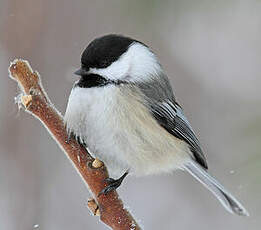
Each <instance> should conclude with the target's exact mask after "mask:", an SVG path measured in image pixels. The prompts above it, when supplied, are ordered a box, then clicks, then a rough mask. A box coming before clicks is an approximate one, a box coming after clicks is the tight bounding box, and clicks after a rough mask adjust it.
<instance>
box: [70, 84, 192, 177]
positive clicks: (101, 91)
mask: <svg viewBox="0 0 261 230" xmlns="http://www.w3.org/2000/svg"><path fill="white" fill-rule="evenodd" d="M140 100H141V98H140V96H139V94H137V92H136V90H135V89H133V88H130V87H129V86H126V85H123V86H120V87H119V86H114V85H109V86H106V87H93V88H79V87H75V88H74V89H73V90H72V92H71V95H70V97H69V101H68V106H67V110H66V113H65V121H66V123H67V127H68V129H69V130H70V131H73V132H74V133H75V134H76V135H77V136H79V137H80V138H81V139H82V140H84V141H85V142H86V143H87V145H88V148H89V149H90V150H91V152H92V153H93V154H94V155H95V156H97V157H98V158H100V159H101V160H103V161H104V162H105V164H106V166H107V168H108V170H109V173H110V175H111V176H113V177H119V176H120V175H121V174H123V173H124V171H126V170H127V169H131V171H132V172H134V173H135V174H138V175H144V174H153V173H159V172H169V171H170V170H173V169H175V168H181V167H182V165H183V164H184V162H186V161H188V160H189V159H190V158H189V148H188V146H187V144H186V143H185V142H183V141H181V140H179V139H177V138H175V137H174V136H172V135H170V134H169V133H168V132H167V131H165V130H164V129H163V128H162V127H161V126H160V125H158V123H157V122H156V120H155V119H154V118H153V117H152V116H151V115H150V113H149V111H148V110H147V108H146V107H145V106H144V105H143V104H142V103H140Z"/></svg>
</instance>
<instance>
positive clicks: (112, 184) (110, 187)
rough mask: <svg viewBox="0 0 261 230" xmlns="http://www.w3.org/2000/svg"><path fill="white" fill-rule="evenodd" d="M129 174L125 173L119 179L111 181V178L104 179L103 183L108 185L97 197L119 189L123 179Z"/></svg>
mask: <svg viewBox="0 0 261 230" xmlns="http://www.w3.org/2000/svg"><path fill="white" fill-rule="evenodd" d="M128 173H129V172H125V173H124V174H123V175H122V176H121V177H120V178H119V179H116V180H115V179H113V178H107V179H105V182H107V183H108V185H107V186H106V187H105V188H104V189H103V190H102V191H101V192H100V193H99V195H98V196H100V195H102V194H104V195H107V194H108V193H109V192H111V191H113V190H116V189H117V188H118V187H120V185H121V183H122V181H123V179H124V178H125V177H126V176H127V175H128Z"/></svg>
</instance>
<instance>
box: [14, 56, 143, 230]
mask: <svg viewBox="0 0 261 230" xmlns="http://www.w3.org/2000/svg"><path fill="white" fill-rule="evenodd" d="M9 73H10V77H11V78H12V79H14V80H16V81H17V82H18V85H19V86H20V88H21V90H22V96H21V97H20V103H22V104H23V106H24V107H25V110H26V111H27V112H29V113H31V114H33V115H34V116H35V117H36V118H38V119H39V120H40V121H41V122H42V123H43V124H44V126H45V127H46V129H47V130H48V131H49V133H50V134H51V136H52V137H53V139H54V140H55V141H56V142H57V143H58V145H59V146H60V148H61V149H62V150H63V151H64V153H65V155H66V156H67V157H68V158H69V159H70V160H71V162H72V164H73V165H74V167H75V169H76V170H77V171H78V173H79V174H80V176H81V177H82V179H83V181H84V183H85V184H86V185H87V186H88V187H89V190H90V191H91V192H92V194H93V195H94V198H95V200H94V199H93V200H90V201H89V202H88V206H89V208H90V210H91V211H92V212H93V214H94V215H100V219H101V221H102V222H104V223H105V224H106V225H108V226H110V227H111V228H112V229H114V230H127V229H128V230H134V229H135V230H139V229H141V228H140V227H139V226H138V224H137V222H136V221H135V220H134V218H133V217H132V216H131V215H130V213H129V212H128V211H127V210H126V209H124V207H123V203H122V201H121V199H120V198H119V196H118V194H117V192H116V191H112V192H110V193H109V194H107V195H106V196H105V195H101V196H99V197H98V194H99V192H100V191H101V190H102V189H104V188H105V186H106V182H104V180H105V179H106V178H107V177H108V172H107V170H106V167H105V166H104V165H103V164H102V162H101V161H99V160H98V159H94V158H93V157H92V156H91V155H90V154H89V153H88V152H87V150H86V149H85V148H84V147H83V146H81V145H80V144H79V143H78V142H77V141H76V140H75V139H74V138H68V135H67V132H66V128H65V126H64V122H63V117H62V115H61V114H60V113H59V112H58V111H57V110H56V108H55V107H54V106H53V104H52V103H51V102H50V100H49V98H48V96H47V94H46V93H45V91H44V88H43V87H42V84H41V79H40V76H39V74H38V73H37V72H33V70H32V69H31V67H30V65H29V63H28V62H27V61H25V60H15V61H14V62H13V63H11V65H10V67H9Z"/></svg>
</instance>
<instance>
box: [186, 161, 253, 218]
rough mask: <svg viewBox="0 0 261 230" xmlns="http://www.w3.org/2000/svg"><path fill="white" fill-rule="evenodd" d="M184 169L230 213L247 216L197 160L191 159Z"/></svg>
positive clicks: (242, 208) (233, 198) (241, 207)
mask: <svg viewBox="0 0 261 230" xmlns="http://www.w3.org/2000/svg"><path fill="white" fill-rule="evenodd" d="M185 169H186V170H187V171H188V172H189V173H190V174H191V175H192V176H193V177H195V178H196V179H197V180H198V181H199V182H201V183H202V184H203V185H204V186H205V187H206V188H207V189H209V190H210V191H211V192H212V193H213V194H214V195H215V196H216V197H217V199H218V200H219V201H220V202H221V204H222V205H223V206H224V207H225V208H226V210H228V211H229V212H231V213H235V214H238V215H241V216H249V214H248V212H247V210H246V209H245V208H244V207H243V205H242V204H240V202H239V201H237V200H236V198H235V197H233V196H232V195H231V193H230V192H228V191H227V190H226V189H225V188H224V187H223V186H222V185H221V184H220V183H219V182H218V181H217V180H216V179H214V178H213V177H212V176H210V175H209V174H208V172H207V171H206V170H205V169H203V168H202V167H201V166H200V165H199V164H198V163H197V162H195V161H191V162H189V163H187V164H186V165H185Z"/></svg>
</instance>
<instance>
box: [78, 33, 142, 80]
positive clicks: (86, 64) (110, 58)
mask: <svg viewBox="0 0 261 230" xmlns="http://www.w3.org/2000/svg"><path fill="white" fill-rule="evenodd" d="M135 41H136V40H134V39H132V38H129V37H124V36H122V35H117V34H109V35H105V36H102V37H99V38H96V39H94V40H93V41H92V42H91V43H90V44H89V45H88V46H87V48H86V49H85V50H84V52H83V53H82V58H81V64H82V68H81V69H80V70H78V71H76V72H75V74H77V75H84V72H86V71H88V69H89V68H106V67H108V66H109V65H111V64H112V63H113V62H115V61H116V60H118V58H119V57H120V56H121V55H122V54H123V53H124V52H126V51H127V49H128V47H129V46H130V45H131V44H132V43H133V42H135ZM136 42H138V41H136Z"/></svg>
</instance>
